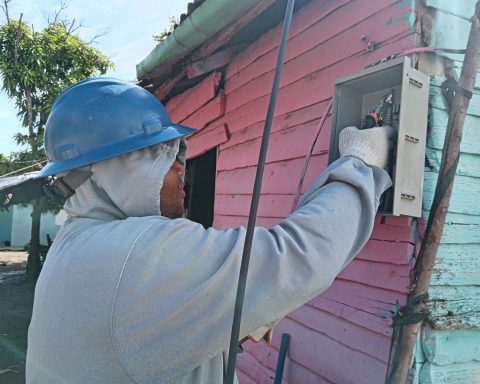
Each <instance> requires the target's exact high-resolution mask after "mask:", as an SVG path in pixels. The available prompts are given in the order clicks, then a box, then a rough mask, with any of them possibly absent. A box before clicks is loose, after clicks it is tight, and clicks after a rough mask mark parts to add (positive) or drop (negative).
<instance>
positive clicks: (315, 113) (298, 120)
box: [222, 102, 332, 149]
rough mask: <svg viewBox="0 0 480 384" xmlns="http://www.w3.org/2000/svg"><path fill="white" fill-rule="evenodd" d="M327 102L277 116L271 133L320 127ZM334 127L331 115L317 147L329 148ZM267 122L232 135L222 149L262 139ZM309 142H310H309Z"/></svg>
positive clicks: (258, 123) (325, 123)
mask: <svg viewBox="0 0 480 384" xmlns="http://www.w3.org/2000/svg"><path fill="white" fill-rule="evenodd" d="M327 104H328V103H327V102H321V103H318V104H314V105H312V106H309V107H305V108H301V109H298V110H296V111H293V112H289V113H286V114H284V115H281V116H277V117H275V118H274V119H273V122H272V130H271V133H272V134H273V133H275V132H279V131H283V130H287V129H290V128H298V127H303V126H306V125H308V124H313V125H315V126H316V127H318V124H319V122H320V118H321V116H322V114H323V113H324V112H325V109H326V107H327ZM331 125H332V120H331V114H329V115H328V116H327V118H326V120H325V122H324V127H323V129H322V132H321V133H320V136H319V138H318V141H317V146H316V147H315V148H317V147H319V146H325V147H327V146H328V143H329V142H330V127H331ZM264 126H265V121H260V122H257V123H254V124H252V125H250V126H248V127H246V128H243V129H241V130H240V131H236V132H233V133H232V136H231V138H230V140H229V142H228V143H226V144H225V145H223V146H222V149H227V148H229V147H232V146H234V145H238V144H243V143H245V142H247V141H250V140H255V139H258V138H261V137H262V134H263V129H264ZM313 139H314V138H313V137H311V138H310V141H309V142H310V143H312V142H313ZM307 141H308V140H307Z"/></svg>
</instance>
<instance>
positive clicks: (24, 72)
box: [0, 19, 112, 154]
mask: <svg viewBox="0 0 480 384" xmlns="http://www.w3.org/2000/svg"><path fill="white" fill-rule="evenodd" d="M110 67H112V63H111V62H110V60H109V59H108V58H107V57H106V56H104V55H103V54H102V53H100V52H99V51H98V50H96V49H95V48H93V47H91V46H89V45H88V43H86V42H85V41H83V40H82V39H81V38H80V37H79V36H78V35H74V34H71V33H70V31H69V29H68V26H67V25H65V23H62V22H57V21H56V22H54V23H51V24H49V25H48V26H47V27H46V28H45V29H43V30H42V31H39V32H37V31H34V30H33V29H32V28H30V27H29V26H28V25H27V24H26V23H25V22H24V21H22V20H21V19H20V20H11V19H10V20H9V21H8V22H7V23H6V24H4V25H2V26H1V27H0V72H1V74H2V78H3V82H2V89H3V90H4V91H5V92H6V94H7V95H8V96H9V97H11V98H12V99H13V100H14V101H15V105H16V107H17V109H18V116H19V117H20V119H21V121H22V125H23V126H24V127H26V128H28V129H29V131H28V134H20V133H19V134H17V135H16V136H15V140H16V141H17V143H21V144H26V143H28V144H29V145H30V147H31V149H32V152H33V153H34V154H36V153H37V152H38V150H39V149H40V148H41V146H42V141H43V138H42V136H43V130H44V126H45V123H46V119H47V117H48V114H49V112H50V109H51V106H52V104H53V102H54V100H55V98H56V97H57V96H58V94H59V93H60V92H61V91H63V90H64V89H65V88H67V87H68V86H70V85H72V84H74V83H76V82H78V81H80V80H82V79H84V78H87V77H90V76H96V75H101V74H104V73H105V72H106V71H107V69H108V68H110Z"/></svg>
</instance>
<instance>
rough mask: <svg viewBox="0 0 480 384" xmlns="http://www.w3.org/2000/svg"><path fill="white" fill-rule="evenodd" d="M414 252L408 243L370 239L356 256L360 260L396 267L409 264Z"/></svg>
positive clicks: (411, 245)
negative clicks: (394, 265)
mask: <svg viewBox="0 0 480 384" xmlns="http://www.w3.org/2000/svg"><path fill="white" fill-rule="evenodd" d="M413 251H414V246H413V244H411V243H409V242H399V241H398V242H392V241H382V240H375V239H371V240H369V241H368V242H367V244H365V246H364V247H363V248H362V250H361V251H360V253H359V254H358V255H357V256H356V258H357V259H360V260H369V261H377V262H383V263H389V264H396V265H406V264H408V263H410V261H411V259H412V255H413Z"/></svg>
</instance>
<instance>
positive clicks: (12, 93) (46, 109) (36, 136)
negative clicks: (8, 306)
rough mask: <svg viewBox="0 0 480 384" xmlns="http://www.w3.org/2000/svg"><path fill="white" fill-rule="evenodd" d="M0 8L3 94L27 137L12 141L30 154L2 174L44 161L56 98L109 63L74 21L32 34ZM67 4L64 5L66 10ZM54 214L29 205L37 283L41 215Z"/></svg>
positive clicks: (43, 204)
mask: <svg viewBox="0 0 480 384" xmlns="http://www.w3.org/2000/svg"><path fill="white" fill-rule="evenodd" d="M10 1H11V0H4V6H3V7H2V9H3V11H4V13H5V16H6V19H7V22H6V23H5V24H3V25H1V26H0V74H1V75H2V80H3V81H2V89H3V91H5V93H6V94H7V95H8V96H9V97H10V98H12V99H13V100H14V102H15V106H16V108H17V110H18V114H17V115H18V116H19V118H20V120H21V122H22V126H23V127H25V128H27V129H28V131H27V132H25V133H21V132H19V133H18V134H17V135H15V140H16V142H17V143H20V144H28V146H29V150H26V151H23V152H16V153H13V154H11V155H10V156H9V158H5V156H3V158H0V160H2V161H3V162H1V163H0V171H1V172H2V173H1V174H5V172H3V171H4V170H5V171H7V172H6V173H8V170H19V168H22V167H21V166H20V164H26V163H31V164H34V165H36V164H38V162H39V161H41V160H42V159H43V158H44V157H45V154H44V151H43V148H42V146H43V133H44V130H45V124H46V121H47V117H48V114H49V113H50V110H51V108H52V105H53V102H54V100H55V98H56V97H57V96H58V95H59V94H60V93H61V92H62V91H63V90H64V89H65V88H67V87H68V86H70V85H72V84H74V83H76V82H78V81H80V80H83V79H85V78H87V77H91V76H97V75H103V74H105V73H106V71H107V69H108V68H110V67H112V66H113V64H112V62H111V61H110V60H109V59H108V57H106V56H105V55H103V54H102V53H100V52H99V51H98V50H96V49H95V48H93V47H91V46H90V45H89V43H87V42H85V41H83V40H82V39H81V38H80V37H79V36H78V34H75V33H74V32H75V31H76V30H77V29H78V28H74V21H71V22H69V21H68V20H63V21H62V20H58V15H59V12H60V11H59V12H57V14H56V15H55V18H54V20H53V21H52V22H49V24H48V26H47V27H46V28H45V29H43V30H41V31H35V30H34V29H33V26H32V27H29V26H28V24H27V23H26V22H24V21H22V16H20V18H19V20H13V19H12V18H10V17H9V15H8V3H9V2H10ZM64 8H65V5H64V4H62V8H61V9H64ZM52 210H53V211H55V210H58V205H55V204H52V203H51V202H48V201H47V200H46V198H40V199H36V200H34V201H33V210H32V215H31V216H32V229H31V241H30V247H29V256H28V264H27V274H28V276H30V277H31V278H36V277H37V276H38V273H39V270H40V258H39V252H40V240H39V233H40V217H41V213H42V212H46V211H52Z"/></svg>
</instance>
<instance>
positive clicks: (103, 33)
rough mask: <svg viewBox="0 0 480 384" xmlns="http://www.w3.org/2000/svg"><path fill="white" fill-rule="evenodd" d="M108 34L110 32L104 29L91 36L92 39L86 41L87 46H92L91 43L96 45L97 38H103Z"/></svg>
mask: <svg viewBox="0 0 480 384" xmlns="http://www.w3.org/2000/svg"><path fill="white" fill-rule="evenodd" d="M109 32H110V31H109V30H108V29H106V30H105V31H103V32H100V33H98V34H96V35H95V36H93V37H92V38H91V39H90V40H89V41H88V45H91V44H93V43H96V42H97V39H98V38H100V37H102V36H105V35H106V34H108V33H109Z"/></svg>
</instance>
